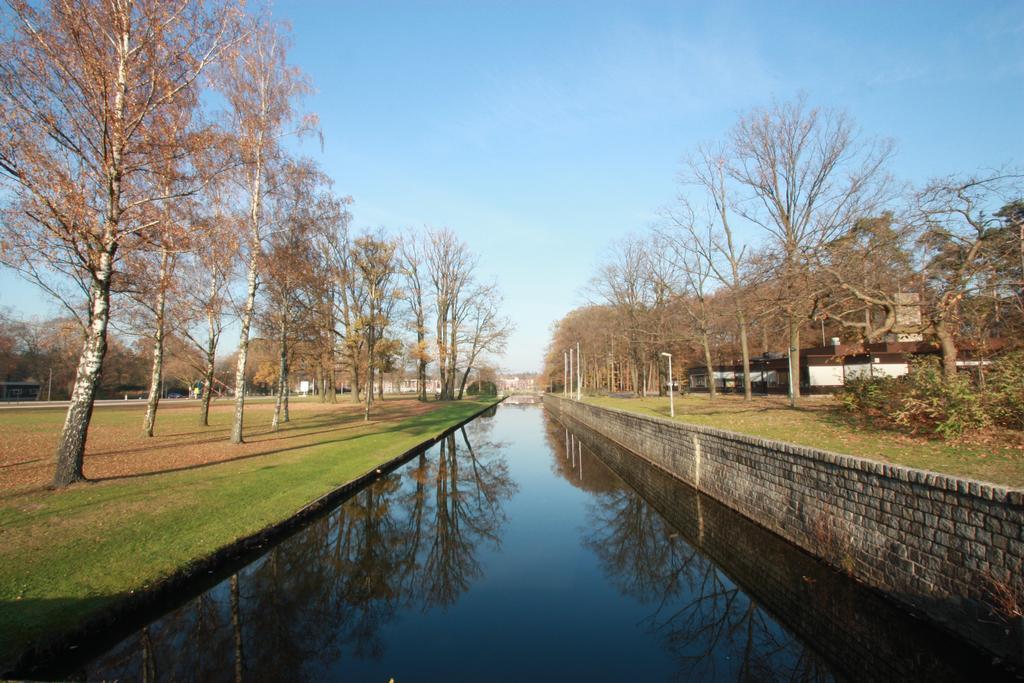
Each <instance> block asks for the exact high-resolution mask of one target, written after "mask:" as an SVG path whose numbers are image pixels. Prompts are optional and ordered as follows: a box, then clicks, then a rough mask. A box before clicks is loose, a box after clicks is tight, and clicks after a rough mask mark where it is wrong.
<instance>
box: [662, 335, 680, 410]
mask: <svg viewBox="0 0 1024 683" xmlns="http://www.w3.org/2000/svg"><path fill="white" fill-rule="evenodd" d="M661 355H663V356H665V358H668V414H669V416H671V417H675V416H676V402H675V398H673V395H672V354H671V353H669V352H668V351H662V352H661Z"/></svg>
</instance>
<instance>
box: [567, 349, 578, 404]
mask: <svg viewBox="0 0 1024 683" xmlns="http://www.w3.org/2000/svg"><path fill="white" fill-rule="evenodd" d="M577 361H578V359H577ZM569 398H572V347H571V346H570V347H569Z"/></svg>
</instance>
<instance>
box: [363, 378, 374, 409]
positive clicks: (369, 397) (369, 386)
mask: <svg viewBox="0 0 1024 683" xmlns="http://www.w3.org/2000/svg"><path fill="white" fill-rule="evenodd" d="M368 370H369V377H367V383H366V403H365V404H364V408H363V422H369V420H370V406H372V405H373V365H370V366H369V368H368Z"/></svg>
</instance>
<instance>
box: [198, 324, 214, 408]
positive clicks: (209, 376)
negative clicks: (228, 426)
mask: <svg viewBox="0 0 1024 683" xmlns="http://www.w3.org/2000/svg"><path fill="white" fill-rule="evenodd" d="M211 346H213V345H212V344H211ZM215 353H216V347H213V349H212V352H210V353H209V355H208V356H207V357H206V372H205V374H204V375H203V400H202V403H201V405H200V407H199V424H201V425H202V426H204V427H209V426H210V400H211V398H212V397H213V372H214V369H215V368H214V365H215V363H216V356H215Z"/></svg>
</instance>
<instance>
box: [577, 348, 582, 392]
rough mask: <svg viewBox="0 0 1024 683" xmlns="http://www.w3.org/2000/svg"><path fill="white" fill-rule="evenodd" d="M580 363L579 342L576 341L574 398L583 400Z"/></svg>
mask: <svg viewBox="0 0 1024 683" xmlns="http://www.w3.org/2000/svg"><path fill="white" fill-rule="evenodd" d="M581 365H582V363H580V343H579V342H576V400H577V401H582V400H583V381H582V379H583V376H582V374H581V372H580V371H581V370H582V367H581Z"/></svg>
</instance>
